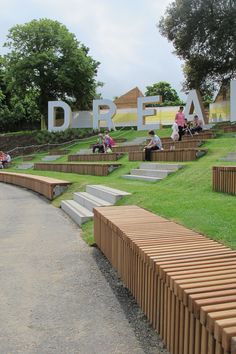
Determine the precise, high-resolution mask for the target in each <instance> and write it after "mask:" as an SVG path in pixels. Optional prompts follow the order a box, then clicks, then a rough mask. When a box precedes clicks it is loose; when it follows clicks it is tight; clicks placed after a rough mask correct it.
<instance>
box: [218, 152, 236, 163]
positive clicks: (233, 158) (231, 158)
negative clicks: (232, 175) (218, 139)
mask: <svg viewBox="0 0 236 354" xmlns="http://www.w3.org/2000/svg"><path fill="white" fill-rule="evenodd" d="M221 160H222V161H228V162H236V152H231V153H229V154H228V155H227V156H226V157H224V158H222V159H221Z"/></svg>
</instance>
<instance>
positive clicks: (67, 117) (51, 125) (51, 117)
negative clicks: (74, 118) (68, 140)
mask: <svg viewBox="0 0 236 354" xmlns="http://www.w3.org/2000/svg"><path fill="white" fill-rule="evenodd" d="M58 107H60V108H62V109H63V110H64V123H63V124H62V125H61V126H59V127H57V126H56V125H55V123H56V122H55V113H56V112H55V109H56V108H58ZM70 125H71V109H70V106H69V105H68V104H67V103H65V102H62V101H49V102H48V131H50V132H62V131H63V130H65V129H68V128H69V127H70Z"/></svg>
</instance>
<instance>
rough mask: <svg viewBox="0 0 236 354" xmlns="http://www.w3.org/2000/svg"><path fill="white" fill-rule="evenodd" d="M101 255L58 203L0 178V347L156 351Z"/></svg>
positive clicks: (41, 352)
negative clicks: (119, 293) (113, 284)
mask: <svg viewBox="0 0 236 354" xmlns="http://www.w3.org/2000/svg"><path fill="white" fill-rule="evenodd" d="M103 258H104V257H103V256H102V255H101V253H100V251H99V250H97V249H94V248H91V247H88V246H87V245H86V244H85V242H84V241H83V240H82V239H81V236H80V229H79V228H78V227H77V226H76V225H75V224H74V223H73V222H72V221H71V220H70V219H69V218H67V216H66V215H65V214H64V213H63V212H62V211H61V210H60V209H58V208H55V207H53V206H52V205H50V203H49V202H47V201H46V200H45V199H44V198H41V197H39V196H38V195H36V194H34V193H32V192H29V191H26V190H24V189H22V188H18V187H14V186H10V185H6V184H2V183H0V354H16V353H17V354H18V353H22V354H93V353H94V354H100V353H101V354H103V353H104V354H110V353H112V354H113V353H114V354H126V353H129V354H130V353H134V354H143V353H160V351H159V349H158V348H159V344H158V345H157V346H156V344H155V343H154V342H155V340H156V337H155V333H154V334H153V332H154V331H153V332H152V330H151V329H150V328H149V327H148V325H147V324H144V327H145V329H144V332H145V333H143V331H142V333H141V334H140V333H137V330H135V327H134V326H133V324H132V322H135V321H140V319H137V315H136V314H135V316H134V317H133V320H132V321H131V320H130V318H129V315H127V311H128V312H129V311H130V309H128V310H127V309H126V310H124V306H123V305H122V301H121V300H120V298H119V296H117V294H116V292H115V291H114V289H112V287H111V286H110V284H109V281H108V279H107V277H106V276H105V273H108V274H109V273H110V272H112V270H111V269H110V268H109V265H107V263H106V262H105V261H104V259H103ZM104 262H105V263H106V267H108V270H106V272H105V273H104V271H103V270H102V268H104V266H103V265H102V264H104ZM101 265H102V266H101ZM112 277H113V278H114V277H115V275H113V276H112ZM115 282H117V280H115ZM120 286H122V285H119V288H120ZM125 296H127V294H126V295H125ZM123 303H126V305H127V303H128V302H127V301H126V300H125V299H124V298H123ZM130 306H131V305H130ZM131 312H132V311H131ZM137 313H139V312H137ZM140 317H142V316H140ZM134 318H135V319H134ZM141 321H143V319H141ZM141 326H143V324H142V325H141ZM138 332H139V331H138ZM147 333H148V336H149V337H150V338H151V344H150V338H148V339H147V338H145V336H146V334H147ZM153 340H154V342H153ZM153 343H154V344H153ZM161 352H162V350H161Z"/></svg>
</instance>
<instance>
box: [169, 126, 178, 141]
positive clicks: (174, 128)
mask: <svg viewBox="0 0 236 354" xmlns="http://www.w3.org/2000/svg"><path fill="white" fill-rule="evenodd" d="M170 137H171V139H172V140H173V141H177V140H179V128H178V124H177V123H174V124H173V125H172V134H171V136H170Z"/></svg>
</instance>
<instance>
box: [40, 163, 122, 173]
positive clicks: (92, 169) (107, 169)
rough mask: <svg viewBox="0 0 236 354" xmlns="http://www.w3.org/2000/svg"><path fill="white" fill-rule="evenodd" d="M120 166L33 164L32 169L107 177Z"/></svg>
mask: <svg viewBox="0 0 236 354" xmlns="http://www.w3.org/2000/svg"><path fill="white" fill-rule="evenodd" d="M120 166H121V165H120V164H92V163H91V164H89V163H83V164H79V163H41V162H40V163H35V164H34V169H35V170H40V171H57V172H65V173H78V174H81V175H92V176H107V175H108V174H109V173H111V172H112V171H114V170H115V169H116V168H118V167H120Z"/></svg>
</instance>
